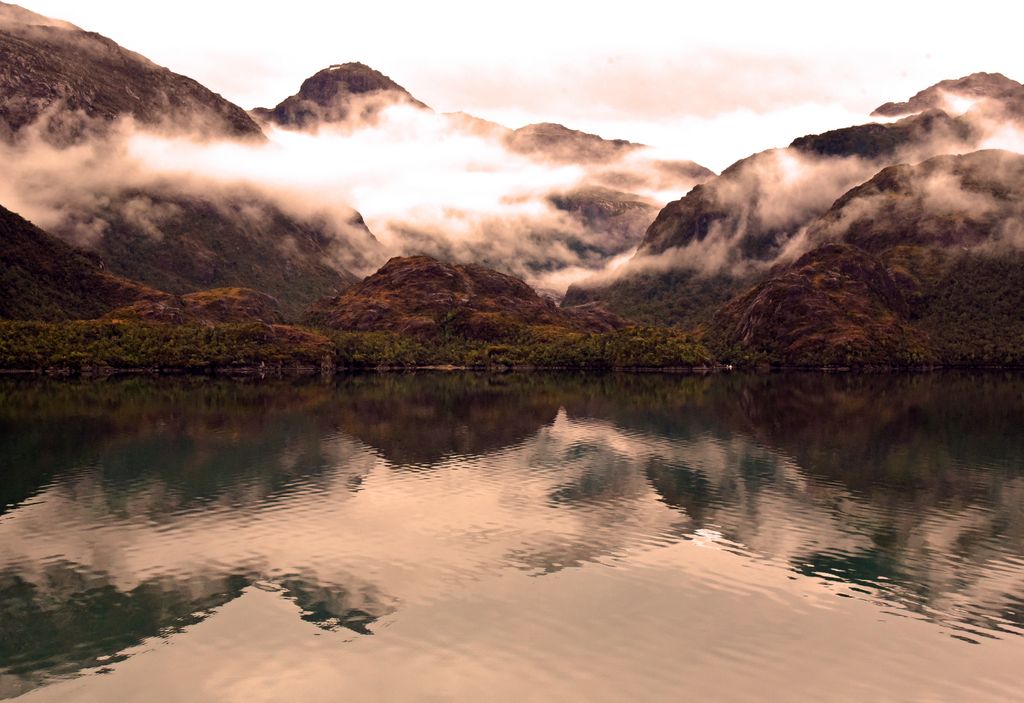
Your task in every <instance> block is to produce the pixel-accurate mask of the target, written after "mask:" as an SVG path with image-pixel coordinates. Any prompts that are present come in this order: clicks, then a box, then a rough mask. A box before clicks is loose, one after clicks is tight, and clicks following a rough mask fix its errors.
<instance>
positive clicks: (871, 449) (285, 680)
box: [0, 373, 1024, 701]
mask: <svg viewBox="0 0 1024 703" xmlns="http://www.w3.org/2000/svg"><path fill="white" fill-rule="evenodd" d="M0 399H2V402H0V466H2V467H3V481H2V482H0V622H2V623H3V624H2V627H0V697H4V698H14V697H19V696H21V695H25V697H26V700H61V701H66V700H76V701H78V700H155V701H160V700H185V699H188V700H218V701H220V700H249V701H252V700H280V699H282V697H286V698H300V699H302V700H336V699H337V697H338V696H339V695H342V694H344V695H349V694H351V695H355V696H357V697H358V698H360V699H361V700H437V699H444V700H480V699H482V698H487V699H490V700H551V699H552V698H557V697H562V698H566V697H569V698H571V699H575V700H677V699H678V697H679V695H680V692H681V691H687V692H689V693H691V694H693V695H702V696H706V697H711V698H713V699H715V700H759V699H761V698H762V697H763V694H764V691H765V690H769V689H770V690H774V691H777V692H778V694H779V695H781V696H783V697H784V698H788V699H811V698H813V699H817V700H854V699H858V700H859V699H863V698H864V697H871V698H876V699H888V700H908V699H918V698H920V699H928V700H951V701H952V700H1013V699H1015V698H1017V697H1018V696H1019V675H1018V666H1019V662H1020V658H1021V655H1022V654H1024V638H1022V637H1021V635H1022V634H1024V500H1022V498H1024V474H1022V467H1024V438H1022V436H1021V435H1020V433H1019V427H1020V426H1021V421H1022V420H1024V378H1021V377H1020V376H1017V375H1002V374H999V375H995V374H954V373H948V374H931V375H924V376H890V375H886V376H877V377H876V376H870V375H868V376H858V375H841V376H826V375H815V374H805V375H781V374H779V375H761V376H735V375H717V376H710V377H694V376H650V377H647V376H615V375H612V376H600V377H594V376H583V375H550V376H549V375H542V374H533V375H528V376H520V375H511V376H487V375H470V374H466V375H461V374H450V375H449V374H417V375H408V376H397V375H388V376H357V377H342V378H339V379H336V380H332V381H316V382H301V383H300V382H285V381H282V382H265V383H260V384H255V383H247V382H227V381H225V382H214V381H203V380H181V381H166V380H164V381H149V380H144V379H133V380H115V381H98V382H95V381H93V382H90V381H74V382H72V381H68V382H38V381H34V382H29V383H26V382H18V381H5V382H3V383H0ZM181 672H188V676H187V677H184V676H182V674H181Z"/></svg>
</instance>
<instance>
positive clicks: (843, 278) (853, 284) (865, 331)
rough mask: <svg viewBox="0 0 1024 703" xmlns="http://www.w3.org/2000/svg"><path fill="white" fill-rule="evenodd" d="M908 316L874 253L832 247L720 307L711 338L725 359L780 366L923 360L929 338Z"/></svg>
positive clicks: (896, 287)
mask: <svg viewBox="0 0 1024 703" xmlns="http://www.w3.org/2000/svg"><path fill="white" fill-rule="evenodd" d="M907 316H908V308H907V303H906V301H905V300H904V299H903V295H902V294H901V292H900V289H899V287H898V286H897V285H896V281H895V280H894V279H893V277H892V275H891V274H890V273H889V271H888V270H887V269H886V267H885V265H884V264H883V263H882V262H881V261H880V260H879V259H878V258H876V257H873V256H871V255H870V254H868V253H866V252H864V251H861V250H859V249H857V248H855V247H849V246H845V245H840V244H829V245H825V246H823V247H820V248H818V249H816V250H814V251H812V252H810V253H808V254H805V255H804V256H803V257H801V258H800V259H799V260H798V261H796V262H795V263H794V264H792V265H790V266H786V267H783V268H782V269H781V270H779V271H777V272H775V273H774V274H773V275H771V276H770V277H769V278H768V279H767V280H765V281H763V282H761V283H759V284H758V285H757V286H755V287H754V288H752V289H751V290H750V291H748V292H747V293H744V294H742V295H740V296H737V297H736V298H734V299H733V300H731V301H729V302H728V303H727V304H726V305H724V306H723V307H722V308H721V309H720V310H719V311H718V312H717V313H716V314H715V317H714V319H713V321H712V323H711V328H712V332H711V334H709V341H712V346H713V347H714V348H716V349H718V350H719V351H720V353H723V354H724V355H725V356H726V357H736V356H738V357H739V358H741V359H742V358H748V359H751V358H752V359H758V360H763V361H767V362H770V363H772V364H776V365H783V366H837V365H839V366H842V365H850V364H856V365H863V364H880V365H885V364H913V363H922V362H924V361H927V360H929V355H928V352H927V342H926V338H924V337H923V336H922V335H921V334H920V333H919V332H918V331H916V330H914V329H913V328H912V327H911V326H910V325H909V323H908V322H907V319H906V318H907Z"/></svg>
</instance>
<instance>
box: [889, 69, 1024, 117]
mask: <svg viewBox="0 0 1024 703" xmlns="http://www.w3.org/2000/svg"><path fill="white" fill-rule="evenodd" d="M979 100H981V101H986V100H992V101H995V102H997V103H1024V85H1021V84H1020V83H1018V82H1017V81H1015V80H1012V79H1010V78H1007V77H1006V76H1004V75H1003V74H1001V73H972V74H971V75H969V76H964V77H963V78H956V79H950V80H945V81H940V82H938V83H936V84H935V85H933V86H929V87H928V88H925V89H924V90H922V91H920V92H918V93H917V94H916V95H914V96H913V97H912V98H910V99H909V100H907V101H905V102H888V103H885V104H884V105H881V106H879V107H878V108H876V109H875V111H874V112H873V113H871V114H872V115H877V116H880V117H902V116H904V115H911V114H913V113H915V112H924V111H926V110H932V109H936V108H938V109H942V110H948V109H951V108H954V107H955V105H954V104H953V103H955V102H956V101H961V102H962V103H973V102H975V101H979Z"/></svg>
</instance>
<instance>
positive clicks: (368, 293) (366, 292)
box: [309, 256, 628, 340]
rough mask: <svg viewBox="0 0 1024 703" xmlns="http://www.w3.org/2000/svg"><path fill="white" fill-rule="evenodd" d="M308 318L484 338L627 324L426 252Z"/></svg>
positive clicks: (351, 326)
mask: <svg viewBox="0 0 1024 703" xmlns="http://www.w3.org/2000/svg"><path fill="white" fill-rule="evenodd" d="M309 321H310V322H311V323H313V324H316V325H318V326H323V327H328V328H331V329H337V330H347V331H389V332H398V333H403V334H411V335H416V336H420V337H424V338H437V337H443V336H445V335H454V336H461V337H466V338H471V339H485V340H500V339H506V338H509V337H512V336H515V334H516V333H517V332H518V331H519V330H521V329H522V328H523V327H539V326H550V327H558V328H563V329H568V330H575V331H580V332H604V331H609V330H614V329H621V328H624V327H627V326H628V323H627V322H626V321H625V320H623V319H621V318H619V317H617V316H615V315H612V314H611V313H608V312H607V311H606V310H604V309H603V308H601V307H600V306H585V307H583V308H580V309H571V308H570V309H560V308H558V307H557V306H556V305H555V304H554V303H553V302H552V301H551V300H549V299H547V298H543V297H541V296H540V295H538V294H537V293H536V291H534V290H533V289H532V288H530V286H528V285H527V284H526V283H524V282H523V281H521V280H519V279H517V278H513V277H512V276H508V275H505V274H503V273H499V272H497V271H494V270H492V269H488V268H485V267H483V266H478V265H475V264H466V265H462V264H446V263H442V262H440V261H437V260H436V259H431V258H429V257H426V256H411V257H398V258H393V259H391V260H390V261H388V262H387V263H386V264H385V265H384V266H383V267H382V268H381V269H380V270H379V271H377V272H376V273H375V274H373V275H372V276H370V277H368V278H366V279H365V280H364V281H362V282H361V283H359V284H356V285H354V286H352V287H350V288H348V289H346V290H345V291H344V292H343V293H342V294H341V295H339V296H336V297H335V298H333V299H330V300H326V301H322V302H321V303H318V304H317V305H316V306H314V308H313V309H312V310H311V312H310V314H309Z"/></svg>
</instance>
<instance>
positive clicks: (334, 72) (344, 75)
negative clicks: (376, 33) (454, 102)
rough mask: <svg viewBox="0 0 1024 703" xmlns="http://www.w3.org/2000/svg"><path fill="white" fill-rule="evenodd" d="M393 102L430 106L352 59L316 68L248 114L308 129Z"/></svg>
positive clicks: (363, 117)
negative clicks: (290, 90) (271, 103)
mask: <svg viewBox="0 0 1024 703" xmlns="http://www.w3.org/2000/svg"><path fill="white" fill-rule="evenodd" d="M395 103H399V104H406V105H412V106H414V107H418V108H422V109H425V110H428V109H430V108H428V107H427V106H426V105H424V104H423V103H421V102H420V101H419V100H417V99H416V98H414V97H413V96H412V95H410V93H409V91H407V90H406V89H405V88H403V87H402V86H400V85H398V83H396V82H395V81H393V80H391V79H390V78H389V77H387V76H385V75H384V74H383V73H381V72H380V71H377V70H374V69H372V68H370V67H369V66H367V65H366V64H363V63H358V62H355V63H344V64H336V65H334V66H329V67H327V68H325V69H323V70H322V71H319V72H317V73H316V74H314V75H312V76H310V77H309V78H307V79H306V80H304V81H303V82H302V86H301V87H300V88H299V92H298V93H296V94H295V95H292V96H291V97H289V98H286V99H285V100H283V101H281V103H279V104H278V105H277V107H274V108H263V107H258V108H255V109H254V110H253V111H252V114H253V115H254V116H255V117H256V118H257V119H260V120H263V121H266V122H269V123H272V124H276V125H279V126H282V127H289V128H294V129H309V128H312V127H316V126H318V125H321V124H326V123H332V122H344V121H346V120H349V119H359V120H366V119H370V118H372V117H373V115H374V114H375V113H377V112H378V111H379V110H381V109H382V108H384V107H387V106H388V105H392V104H395Z"/></svg>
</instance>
